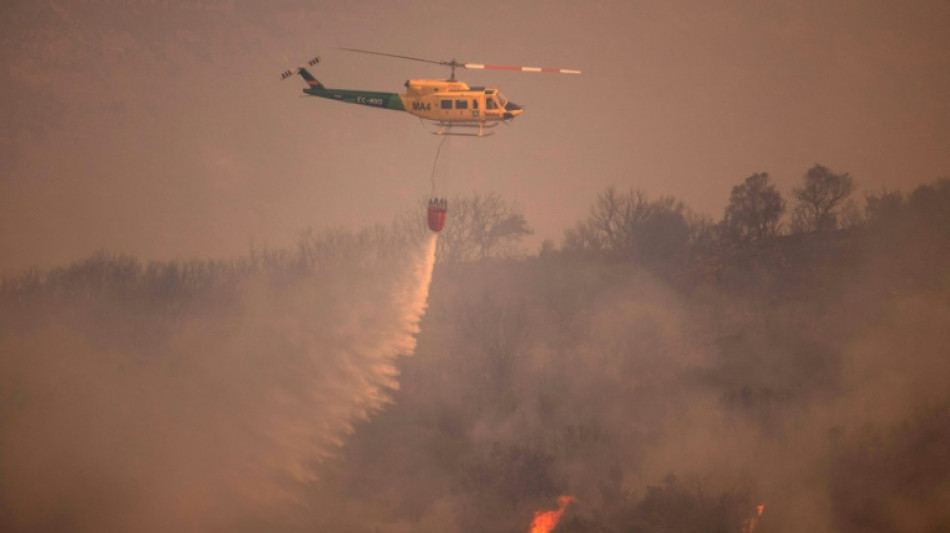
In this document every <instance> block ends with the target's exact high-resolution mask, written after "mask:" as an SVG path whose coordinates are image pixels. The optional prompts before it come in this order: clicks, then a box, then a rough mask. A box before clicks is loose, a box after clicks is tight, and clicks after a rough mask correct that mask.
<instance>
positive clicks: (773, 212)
mask: <svg viewBox="0 0 950 533" xmlns="http://www.w3.org/2000/svg"><path fill="white" fill-rule="evenodd" d="M783 213H785V200H783V199H782V194H781V193H780V192H779V191H778V189H776V188H775V186H774V185H772V184H770V183H769V175H768V173H767V172H759V173H756V174H753V175H751V176H749V177H748V178H746V179H745V181H744V182H743V183H742V184H741V185H736V186H735V187H733V188H732V194H731V195H730V196H729V205H728V206H726V213H725V217H724V218H723V226H724V228H725V230H726V235H727V236H728V237H729V238H730V239H732V240H733V241H734V242H738V243H740V244H750V243H757V242H762V241H764V240H767V239H770V238H772V237H774V236H775V235H776V234H778V231H779V227H780V225H779V220H780V219H781V218H782V214H783Z"/></svg>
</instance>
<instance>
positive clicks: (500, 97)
mask: <svg viewBox="0 0 950 533" xmlns="http://www.w3.org/2000/svg"><path fill="white" fill-rule="evenodd" d="M495 96H497V97H498V103H499V104H501V107H502V108H504V107H505V106H506V105H508V99H507V98H505V95H503V94H501V93H496V94H495Z"/></svg>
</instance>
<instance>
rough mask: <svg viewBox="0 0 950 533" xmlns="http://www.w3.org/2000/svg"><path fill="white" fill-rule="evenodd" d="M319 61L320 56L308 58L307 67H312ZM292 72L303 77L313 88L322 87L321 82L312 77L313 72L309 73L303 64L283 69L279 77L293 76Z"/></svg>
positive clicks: (284, 78) (283, 78)
mask: <svg viewBox="0 0 950 533" xmlns="http://www.w3.org/2000/svg"><path fill="white" fill-rule="evenodd" d="M319 62H320V57H319V56H317V57H314V58H313V59H310V60H309V61H307V67H312V66H314V65H316V64H317V63H319ZM294 74H300V77H301V78H303V79H304V81H306V82H307V85H309V86H310V87H312V88H314V89H323V88H324V86H323V84H322V83H320V82H319V81H317V78H314V77H313V74H310V71H308V70H307V68H306V67H305V66H303V65H301V66H299V67H297V68H296V69H290V70H285V71H284V72H282V73H281V74H280V79H282V80H286V79H287V78H289V77H291V76H293V75H294Z"/></svg>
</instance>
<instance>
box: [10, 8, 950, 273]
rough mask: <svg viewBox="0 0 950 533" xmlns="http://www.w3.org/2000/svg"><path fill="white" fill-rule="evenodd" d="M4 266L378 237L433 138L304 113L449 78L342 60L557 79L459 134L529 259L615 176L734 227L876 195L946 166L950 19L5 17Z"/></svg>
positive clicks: (402, 117) (660, 12) (356, 11)
mask: <svg viewBox="0 0 950 533" xmlns="http://www.w3.org/2000/svg"><path fill="white" fill-rule="evenodd" d="M0 25H2V28H0V30H2V31H0V43H2V46H0V58H2V59H0V64H2V69H0V93H2V95H3V98H2V101H0V114H2V115H0V117H2V118H0V272H3V273H5V274H13V273H15V272H18V271H19V270H21V269H23V268H26V267H29V266H34V265H35V266H41V267H48V266H52V265H55V264H60V263H62V262H64V261H69V260H74V259H78V258H81V257H85V256H86V255H87V254H88V253H90V252H91V251H93V250H97V249H103V250H109V251H121V252H126V253H133V254H136V255H137V256H139V257H142V258H146V259H153V258H172V257H182V258H190V257H227V256H229V255H233V254H236V253H243V252H245V251H246V250H247V249H248V248H249V246H250V245H251V244H252V243H253V244H255V245H273V246H283V245H287V244H290V243H292V242H293V241H294V240H295V238H296V236H297V234H298V233H299V232H300V231H302V230H304V229H306V228H308V227H313V228H325V227H338V226H342V227H357V226H360V225H363V224H368V223H377V222H387V221H389V220H391V219H392V218H393V216H395V215H396V214H400V213H403V212H405V210H406V209H407V208H409V207H410V206H414V205H415V204H416V202H417V201H418V199H419V198H420V197H421V196H424V195H426V194H427V193H428V190H429V184H428V177H429V173H430V172H431V168H432V162H433V157H434V154H435V150H436V146H437V143H438V139H437V138H436V137H433V136H431V135H429V134H428V133H427V132H426V130H425V129H424V128H423V127H422V126H420V124H419V122H418V121H417V120H416V119H414V118H413V117H411V116H410V115H408V114H401V113H396V112H385V111H380V110H374V109H369V108H362V107H357V106H345V105H340V104H336V103H334V102H329V101H324V100H317V99H306V98H300V97H299V95H300V94H301V93H300V89H301V88H302V86H303V85H302V83H301V82H300V80H299V78H293V79H290V80H287V81H284V82H280V81H279V73H280V72H282V71H283V70H285V69H287V68H290V67H293V66H296V65H299V64H301V63H303V62H304V61H305V60H306V59H308V58H309V57H311V56H313V55H320V56H321V57H322V58H323V62H322V63H321V64H320V65H319V66H318V67H317V68H316V69H315V70H314V71H315V74H316V75H317V76H318V78H319V79H320V80H321V81H323V82H324V83H325V84H327V85H328V86H330V87H343V88H357V89H375V90H382V91H393V92H398V91H400V90H401V89H402V83H403V82H404V81H405V80H406V79H408V78H412V77H444V76H447V74H448V73H447V72H446V71H445V69H442V68H439V67H437V66H435V65H427V64H424V63H412V62H406V61H399V60H391V59H386V58H380V57H370V56H360V55H357V54H351V53H345V52H342V51H338V50H334V47H335V46H344V47H357V48H365V49H370V50H380V51H384V52H390V53H396V54H405V55H413V56H419V57H426V58H433V59H451V58H457V59H459V60H462V61H473V62H484V63H499V64H514V65H522V64H523V65H538V66H557V67H565V68H577V69H581V70H583V74H582V75H581V76H554V75H529V74H519V73H507V72H482V71H463V72H460V78H461V79H464V80H466V81H469V82H470V84H472V85H488V86H498V87H500V88H501V89H502V90H503V91H504V92H505V93H506V94H507V95H508V96H509V97H510V98H511V99H512V100H513V101H515V102H518V103H520V104H523V105H525V106H527V108H528V112H527V113H526V114H525V115H524V116H522V117H519V119H518V120H516V121H515V122H514V123H513V124H512V125H511V127H504V126H502V127H501V128H500V131H499V133H498V135H496V136H495V137H493V138H487V139H474V140H466V141H465V142H460V143H456V146H455V147H454V151H453V156H454V157H453V159H452V160H451V161H449V162H448V165H449V167H448V170H447V176H448V177H449V183H448V186H447V188H448V193H449V194H467V193H471V192H490V191H494V192H498V193H499V194H501V195H502V196H503V197H505V198H509V199H511V200H513V201H516V202H518V203H519V204H520V205H521V206H522V207H523V208H524V211H525V214H526V217H527V218H528V220H529V221H530V222H531V224H532V226H533V227H534V228H535V230H536V234H535V237H534V240H533V241H531V242H533V243H534V244H535V245H536V244H537V243H539V242H540V241H541V240H543V239H544V238H551V239H555V240H556V239H558V238H559V237H560V235H561V233H562V231H563V230H564V229H565V228H567V227H569V226H570V225H571V224H572V223H573V222H574V221H575V220H577V219H578V218H579V217H581V216H583V215H584V214H585V213H586V210H587V207H588V205H589V203H590V202H591V201H592V200H593V199H594V197H595V196H596V194H597V192H598V191H600V190H602V189H603V188H604V187H606V186H608V185H616V186H618V187H621V188H626V187H634V188H637V189H642V190H646V191H649V192H650V193H652V194H656V195H666V194H669V195H674V196H677V197H679V198H681V199H682V200H684V201H685V202H686V203H687V204H689V205H690V206H692V207H693V209H695V210H696V211H698V212H700V213H704V214H707V215H710V216H712V217H717V218H718V217H719V216H720V215H721V213H722V209H723V207H724V205H725V199H726V198H728V194H729V190H730V188H731V187H732V186H733V185H734V184H735V183H736V182H738V181H739V180H741V179H743V178H744V177H746V176H748V175H750V174H751V173H753V172H762V171H765V172H769V173H770V175H771V176H772V179H773V180H774V181H775V183H777V184H778V185H779V187H780V188H781V189H782V190H784V191H786V192H787V191H788V190H789V189H790V188H791V187H792V186H793V185H794V184H796V183H797V180H799V179H800V177H801V176H802V174H803V173H804V171H805V170H806V169H808V168H809V167H810V166H811V165H813V164H814V163H816V162H819V163H822V164H824V165H828V166H830V167H832V168H835V169H841V170H844V171H847V172H850V173H851V174H852V175H853V176H855V177H856V178H857V179H858V180H859V183H860V185H861V187H862V188H863V190H865V191H879V190H880V189H881V188H884V187H889V188H902V187H903V188H908V187H910V186H911V185H915V184H919V183H925V182H929V181H931V180H933V179H935V178H938V177H941V176H945V175H947V174H948V172H950V149H948V141H950V126H948V123H950V108H948V105H950V104H948V100H947V97H946V96H947V94H950V54H947V43H948V42H950V29H948V28H950V6H948V4H947V3H946V2H942V1H927V2H924V1H921V2H914V3H913V4H912V5H899V4H895V3H893V2H887V1H871V2H847V1H832V2H799V1H796V2H768V3H759V2H746V1H733V2H725V3H723V2H719V3H715V5H711V4H710V3H708V2H701V1H689V2H652V1H651V2H640V1H617V2H611V1H599V2H508V1H505V2H495V1H487V2H479V3H478V4H477V5H472V4H464V3H455V2H449V3H444V2H441V3H439V2H437V3H409V4H394V3H392V2H374V1H361V2H351V1H347V2H306V1H294V0H288V1H282V2H274V3H269V4H267V5H264V4H258V3H254V2H234V1H216V0H207V1H202V2H176V1H171V0H169V1H126V2H120V1H78V2H26V1H7V2H4V3H3V6H2V7H0Z"/></svg>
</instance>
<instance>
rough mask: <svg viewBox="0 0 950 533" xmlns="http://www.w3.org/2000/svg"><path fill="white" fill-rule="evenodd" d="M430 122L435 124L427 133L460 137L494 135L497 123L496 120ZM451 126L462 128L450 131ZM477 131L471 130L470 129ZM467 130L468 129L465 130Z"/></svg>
mask: <svg viewBox="0 0 950 533" xmlns="http://www.w3.org/2000/svg"><path fill="white" fill-rule="evenodd" d="M432 124H433V125H434V126H436V129H435V131H430V132H429V133H431V134H433V135H457V136H462V137H488V136H489V135H494V134H495V131H494V128H495V126H497V125H498V122H488V121H485V122H477V121H472V122H445V121H433V122H432ZM452 128H463V131H452ZM476 129H477V130H478V131H472V130H476ZM465 130H469V131H465Z"/></svg>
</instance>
